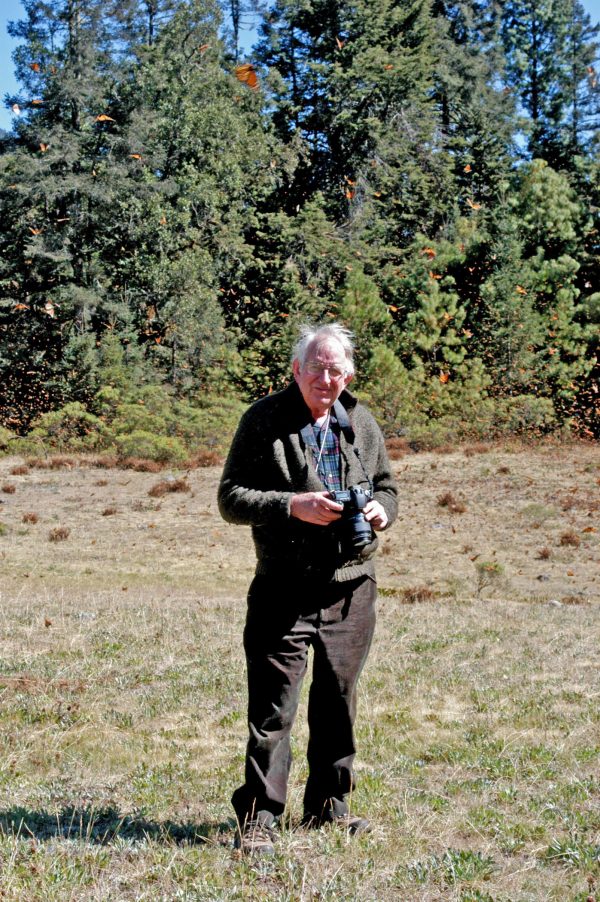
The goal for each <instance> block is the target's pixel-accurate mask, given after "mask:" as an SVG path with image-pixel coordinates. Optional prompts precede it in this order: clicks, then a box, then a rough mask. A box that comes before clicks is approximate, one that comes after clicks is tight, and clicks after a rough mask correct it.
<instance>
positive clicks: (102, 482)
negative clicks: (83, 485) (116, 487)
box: [94, 479, 108, 488]
mask: <svg viewBox="0 0 600 902" xmlns="http://www.w3.org/2000/svg"><path fill="white" fill-rule="evenodd" d="M94 485H97V486H98V487H99V488H102V486H105V485H108V479H97V480H96V482H95V483H94Z"/></svg>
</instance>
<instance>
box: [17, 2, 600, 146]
mask: <svg viewBox="0 0 600 902" xmlns="http://www.w3.org/2000/svg"><path fill="white" fill-rule="evenodd" d="M583 5H584V7H585V9H586V10H587V11H588V13H589V14H590V16H591V18H592V22H594V23H598V22H600V0H583ZM22 14H23V7H22V6H21V2H20V0H0V61H1V65H0V128H4V129H7V130H9V129H10V128H11V127H12V123H13V119H14V117H13V115H12V113H11V111H10V109H8V108H7V107H6V106H5V104H4V97H5V95H6V94H12V93H16V92H18V85H17V82H16V81H15V78H14V67H13V61H12V51H13V49H14V47H15V43H16V42H15V41H14V40H13V39H12V38H11V37H9V35H8V33H7V24H8V22H10V21H15V20H18V19H20V18H21V16H22Z"/></svg>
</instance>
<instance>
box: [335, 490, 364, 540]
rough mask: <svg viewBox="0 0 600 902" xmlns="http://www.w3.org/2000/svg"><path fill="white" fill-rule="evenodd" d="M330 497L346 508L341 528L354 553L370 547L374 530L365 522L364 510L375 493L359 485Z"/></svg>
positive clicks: (343, 512)
mask: <svg viewBox="0 0 600 902" xmlns="http://www.w3.org/2000/svg"><path fill="white" fill-rule="evenodd" d="M330 497H331V500H332V501H337V503H338V504H343V506H344V510H343V511H342V519H341V523H340V526H341V530H342V536H343V538H344V540H345V541H346V542H347V543H348V545H349V546H350V548H351V549H352V550H353V551H360V549H361V548H364V547H365V546H366V545H370V544H371V542H372V541H373V530H372V529H371V524H370V523H369V522H368V521H367V520H365V515H364V514H363V508H364V507H365V505H366V504H367V502H368V501H370V500H371V498H372V497H373V493H372V492H370V491H369V490H368V489H363V488H361V487H360V486H359V485H353V486H352V488H349V489H347V490H346V491H344V492H331V493H330Z"/></svg>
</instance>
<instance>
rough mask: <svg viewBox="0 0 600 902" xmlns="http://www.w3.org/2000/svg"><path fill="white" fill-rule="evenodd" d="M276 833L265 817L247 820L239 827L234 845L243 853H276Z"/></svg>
mask: <svg viewBox="0 0 600 902" xmlns="http://www.w3.org/2000/svg"><path fill="white" fill-rule="evenodd" d="M276 838H277V837H276V833H275V831H274V830H273V828H272V824H268V823H266V822H265V820H263V819H259V818H257V819H256V820H251V821H246V823H245V824H244V826H243V828H242V829H239V828H238V829H237V830H236V834H235V840H234V843H233V846H234V848H235V849H239V850H240V852H241V853H242V854H243V855H274V854H275V845H274V844H275V840H276Z"/></svg>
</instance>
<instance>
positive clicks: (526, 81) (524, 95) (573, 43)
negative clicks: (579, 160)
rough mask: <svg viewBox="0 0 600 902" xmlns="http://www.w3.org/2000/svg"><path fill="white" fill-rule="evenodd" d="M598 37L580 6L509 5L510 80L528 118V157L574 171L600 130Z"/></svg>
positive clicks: (531, 0) (514, 1)
mask: <svg viewBox="0 0 600 902" xmlns="http://www.w3.org/2000/svg"><path fill="white" fill-rule="evenodd" d="M598 31H599V29H598V26H592V25H591V21H590V17H589V15H588V14H587V13H586V12H585V10H584V8H583V6H582V5H581V3H580V2H579V0H508V2H507V3H506V4H505V5H504V10H503V28H502V35H503V40H504V45H505V48H506V54H507V70H506V79H507V84H508V86H509V87H510V88H511V89H512V90H513V91H514V92H515V94H516V95H517V96H518V98H519V100H520V103H521V106H522V109H523V110H524V112H525V113H526V115H527V118H528V121H527V122H526V124H525V130H526V134H527V138H528V151H529V154H530V156H532V157H540V158H543V159H545V160H547V161H548V162H549V163H550V164H551V165H552V166H554V167H556V168H562V167H566V168H571V165H572V156H573V154H578V153H585V152H586V151H587V150H588V149H589V148H590V146H591V142H593V135H594V132H595V131H597V128H598V97H599V92H598V85H597V80H596V76H595V68H594V67H595V63H596V58H597V53H598V40H597V36H598Z"/></svg>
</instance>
